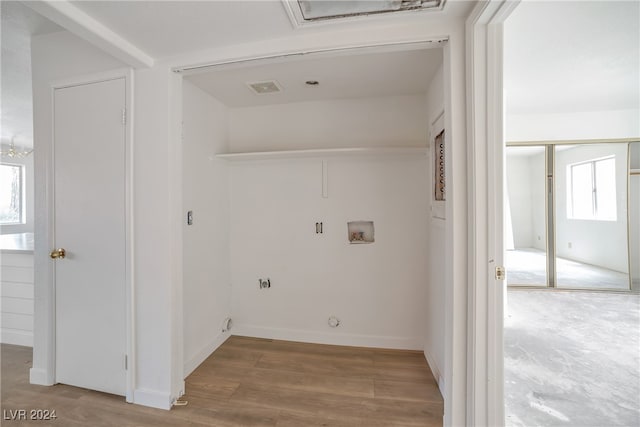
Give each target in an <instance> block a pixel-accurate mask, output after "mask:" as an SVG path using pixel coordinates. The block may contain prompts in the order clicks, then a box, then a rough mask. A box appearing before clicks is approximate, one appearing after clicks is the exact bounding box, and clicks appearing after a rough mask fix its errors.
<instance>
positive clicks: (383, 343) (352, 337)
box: [232, 324, 424, 351]
mask: <svg viewBox="0 0 640 427" xmlns="http://www.w3.org/2000/svg"><path fill="white" fill-rule="evenodd" d="M233 330H234V333H233V334H232V335H239V336H247V337H255V338H266V339H276V340H286V341H298V342H306V343H312V344H328V345H345V346H353V347H372V348H390V349H396V350H418V351H423V350H424V347H423V346H424V342H423V341H424V340H423V339H422V338H421V337H389V336H381V335H360V334H338V333H335V334H333V333H323V332H316V331H304V330H300V329H283V328H266V327H263V326H253V325H237V324H236V325H234V326H233Z"/></svg>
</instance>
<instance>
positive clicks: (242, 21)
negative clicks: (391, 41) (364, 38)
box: [70, 0, 473, 59]
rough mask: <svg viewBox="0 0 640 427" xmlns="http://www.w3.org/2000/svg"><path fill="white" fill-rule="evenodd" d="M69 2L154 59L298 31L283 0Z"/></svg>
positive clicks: (388, 17) (462, 5)
mask: <svg viewBox="0 0 640 427" xmlns="http://www.w3.org/2000/svg"><path fill="white" fill-rule="evenodd" d="M374 1H380V0H374ZM70 3H71V4H72V5H74V6H75V7H77V8H78V9H80V10H81V11H83V12H84V13H86V14H87V15H89V16H90V17H92V18H94V19H95V20H97V21H100V22H101V23H102V24H104V25H105V26H106V27H108V28H109V29H111V30H112V31H114V32H116V33H118V34H119V35H120V36H122V37H124V38H125V39H127V40H128V41H129V42H131V43H132V44H133V45H135V46H136V47H138V48H139V49H141V50H142V51H144V52H146V53H147V54H149V55H151V56H152V57H154V58H156V59H159V58H168V57H174V56H178V55H182V54H185V53H188V52H197V51H202V50H207V49H215V48H217V47H222V46H232V45H236V44H241V43H245V42H255V41H258V40H268V39H277V38H284V37H290V36H292V35H293V34H294V32H295V31H296V29H295V28H294V25H293V24H292V22H291V21H290V19H289V16H288V15H287V12H286V9H285V5H284V4H283V1H282V0H204V1H202V0H200V1H164V0H163V1H100V0H95V1H86V0H85V1H83V0H71V1H70ZM472 6H473V2H472V1H463V0H449V1H447V2H446V3H445V6H444V8H443V10H442V11H414V12H399V13H389V14H378V15H371V16H366V17H361V18H360V19H354V20H348V21H344V22H342V21H340V20H336V21H332V22H331V24H330V25H331V28H332V29H335V30H336V31H338V30H342V29H345V28H356V27H358V26H361V25H366V24H367V23H371V22H385V23H386V22H406V20H412V19H419V18H420V17H422V16H424V14H429V15H431V16H434V15H435V16H442V17H443V18H444V17H451V16H456V17H458V16H467V14H468V13H469V11H470V9H471V8H472ZM294 7H297V5H294ZM403 20H404V21H403ZM326 30H327V27H326V26H325V25H324V24H320V25H318V26H314V25H308V26H305V28H304V31H305V33H306V34H308V33H313V32H319V31H326Z"/></svg>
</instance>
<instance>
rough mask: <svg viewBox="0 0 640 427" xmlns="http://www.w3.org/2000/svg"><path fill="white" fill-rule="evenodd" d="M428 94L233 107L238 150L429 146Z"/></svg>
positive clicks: (233, 133) (234, 144) (232, 135)
mask: <svg viewBox="0 0 640 427" xmlns="http://www.w3.org/2000/svg"><path fill="white" fill-rule="evenodd" d="M425 108H426V105H425V102H424V96H420V95H416V96H393V97H380V98H361V99H339V100H326V101H314V102H296V103H290V104H278V105H268V106H261V107H247V108H233V109H231V110H230V134H229V136H230V141H231V148H232V150H233V151H234V152H244V151H265V150H293V149H305V148H307V149H308V148H344V147H347V148H352V147H380V146H386V147H388V146H393V145H395V146H423V145H424V130H425V123H424V117H425Z"/></svg>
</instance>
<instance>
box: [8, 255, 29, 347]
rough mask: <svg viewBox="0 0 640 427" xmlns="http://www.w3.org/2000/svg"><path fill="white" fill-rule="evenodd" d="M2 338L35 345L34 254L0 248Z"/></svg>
mask: <svg viewBox="0 0 640 427" xmlns="http://www.w3.org/2000/svg"><path fill="white" fill-rule="evenodd" d="M0 268H2V276H1V279H2V280H0V326H1V328H0V342H1V343H3V344H14V345H23V346H27V347H33V304H34V303H33V254H31V253H7V252H5V251H2V252H0Z"/></svg>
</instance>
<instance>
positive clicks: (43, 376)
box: [29, 368, 53, 385]
mask: <svg viewBox="0 0 640 427" xmlns="http://www.w3.org/2000/svg"><path fill="white" fill-rule="evenodd" d="M29 383H30V384H36V385H53V382H51V381H49V375H48V373H47V371H46V370H45V369H39V368H31V369H29Z"/></svg>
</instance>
